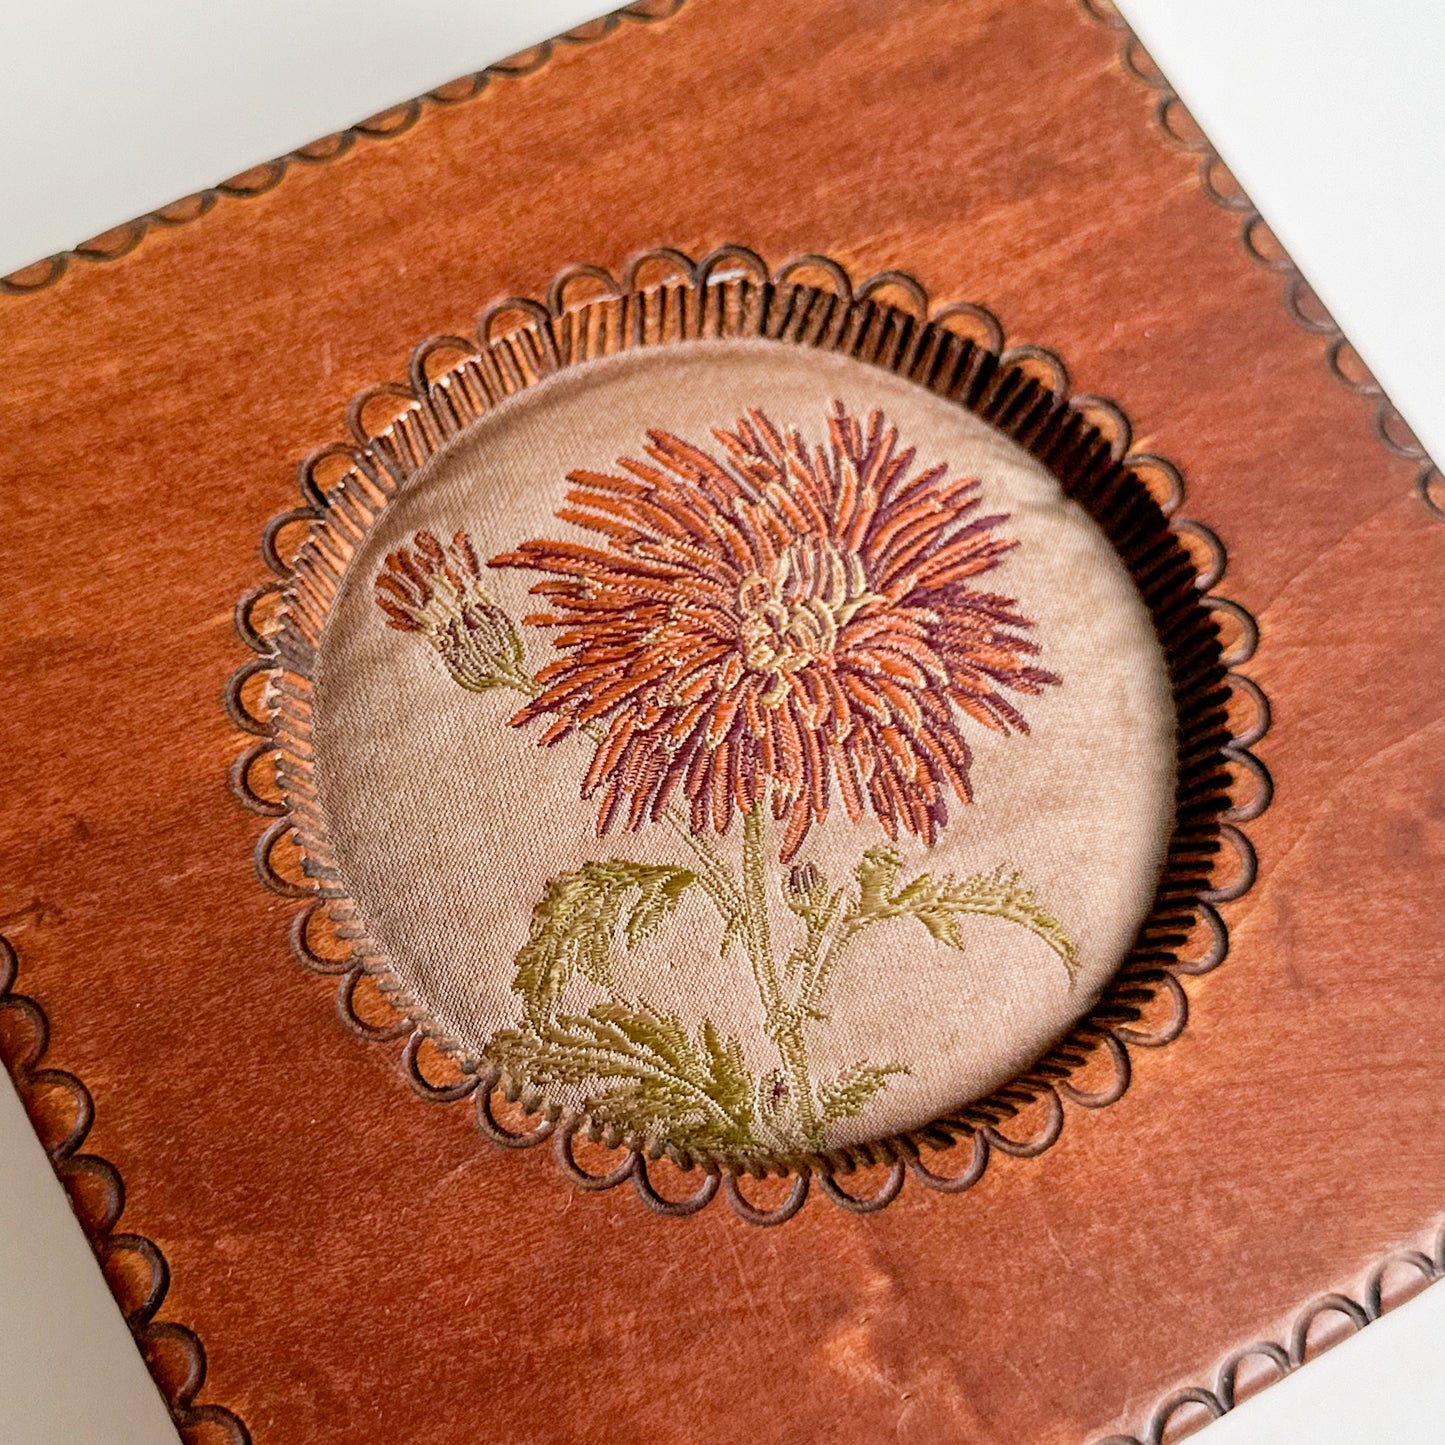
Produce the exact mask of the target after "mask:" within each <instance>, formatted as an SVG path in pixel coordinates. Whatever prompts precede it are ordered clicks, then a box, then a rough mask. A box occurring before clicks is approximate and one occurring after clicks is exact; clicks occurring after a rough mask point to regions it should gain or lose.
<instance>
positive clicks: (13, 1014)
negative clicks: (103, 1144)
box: [0, 935, 251, 1445]
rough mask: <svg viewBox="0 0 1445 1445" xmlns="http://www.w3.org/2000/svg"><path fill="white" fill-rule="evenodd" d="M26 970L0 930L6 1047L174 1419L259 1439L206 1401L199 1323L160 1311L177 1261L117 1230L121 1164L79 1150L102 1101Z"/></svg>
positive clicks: (186, 1430)
mask: <svg viewBox="0 0 1445 1445" xmlns="http://www.w3.org/2000/svg"><path fill="white" fill-rule="evenodd" d="M19 972H20V961H19V956H18V954H17V952H16V949H15V945H14V944H13V943H12V942H11V941H10V940H9V939H8V938H6V937H4V936H3V935H0V1053H3V1056H4V1059H5V1064H6V1067H7V1069H8V1070H9V1073H10V1077H11V1078H12V1079H13V1080H14V1082H15V1089H16V1092H17V1093H19V1095H20V1101H21V1103H22V1104H24V1106H25V1111H26V1113H27V1114H28V1115H29V1116H30V1121H31V1124H32V1125H33V1127H34V1129H35V1132H36V1134H37V1135H38V1136H39V1137H40V1141H41V1143H42V1144H43V1145H44V1147H45V1152H46V1154H47V1155H49V1157H50V1162H51V1165H52V1166H53V1167H54V1169H55V1172H56V1174H57V1175H58V1176H59V1178H60V1182H61V1183H62V1184H63V1185H64V1186H65V1192H66V1194H67V1195H68V1196H69V1198H70V1203H71V1207H72V1209H74V1211H75V1214H76V1217H77V1219H79V1221H80V1225H81V1228H82V1229H84V1231H85V1235H86V1238H87V1239H88V1240H89V1241H90V1247H91V1248H92V1249H93V1250H94V1251H95V1255H96V1258H97V1259H98V1260H99V1261H100V1266H101V1269H102V1270H103V1271H104V1273H105V1278H106V1283H107V1284H108V1285H109V1286H110V1290H111V1293H112V1294H113V1295H114V1296H115V1299H116V1303H117V1304H118V1305H119V1306H120V1309H121V1313H122V1314H123V1315H124V1316H125V1322H126V1324H128V1325H129V1326H130V1332H131V1334H132V1335H133V1336H134V1337H135V1342H136V1345H137V1346H138V1347H139V1349H140V1352H141V1356H142V1358H143V1359H144V1360H145V1362H146V1366H147V1368H148V1369H149V1370H150V1372H151V1377H152V1379H154V1380H155V1382H156V1388H157V1389H158V1390H159V1391H160V1393H161V1396H162V1398H163V1399H164V1400H165V1402H166V1405H167V1407H168V1408H169V1409H170V1412H171V1419H172V1420H174V1421H175V1424H176V1427H177V1429H179V1430H180V1431H181V1432H182V1433H183V1435H184V1436H185V1437H186V1439H187V1440H188V1441H193V1442H196V1445H200V1442H202V1441H205V1442H208V1445H209V1442H213V1441H214V1442H217V1445H219V1442H221V1441H226V1442H229V1445H251V1434H250V1431H249V1430H247V1428H246V1426H245V1424H244V1423H243V1422H242V1420H241V1418H240V1416H239V1415H237V1414H236V1413H235V1412H234V1411H233V1410H228V1409H226V1408H225V1406H223V1405H216V1404H211V1403H205V1404H198V1403H197V1400H196V1397H197V1396H198V1395H199V1394H200V1393H201V1389H202V1387H203V1386H204V1385H205V1382H206V1351H205V1348H204V1347H203V1346H202V1344H201V1340H200V1337H199V1336H198V1335H197V1334H196V1332H195V1331H194V1330H192V1329H188V1328H187V1327H186V1326H185V1325H182V1324H177V1323H176V1322H175V1321H174V1320H158V1319H157V1318H156V1316H157V1315H158V1314H159V1313H160V1309H161V1306H162V1305H163V1304H164V1303H165V1298H166V1294H167V1292H168V1291H169V1289H170V1282H171V1273H170V1266H169V1265H168V1264H167V1262H166V1257H165V1255H164V1254H162V1253H161V1250H160V1247H159V1246H158V1245H157V1244H156V1243H155V1242H154V1241H153V1240H150V1239H147V1238H146V1237H145V1236H144V1235H142V1234H134V1233H129V1232H123V1231H121V1230H119V1229H117V1227H116V1226H117V1225H118V1224H119V1223H120V1218H121V1214H122V1213H123V1211H124V1209H125V1183H124V1181H123V1180H122V1178H121V1174H120V1170H119V1169H117V1168H116V1167H115V1165H114V1164H112V1163H111V1162H110V1161H109V1160H108V1159H104V1158H102V1157H101V1156H100V1155H99V1154H83V1153H81V1152H80V1149H81V1146H82V1145H83V1144H84V1143H85V1140H86V1137H87V1135H88V1134H89V1133H90V1129H91V1125H92V1124H93V1122H94V1120H95V1102H94V1100H93V1098H92V1097H91V1093H90V1090H89V1089H87V1088H86V1087H85V1085H84V1084H83V1083H81V1081H80V1080H79V1079H78V1078H76V1076H75V1075H74V1074H71V1073H67V1072H66V1071H65V1070H63V1069H58V1068H55V1067H53V1066H51V1065H47V1064H45V1063H44V1059H45V1052H46V1049H47V1047H48V1045H49V1042H50V1021H49V1020H48V1019H47V1018H46V1016H45V1011H44V1009H42V1008H41V1007H40V1005H39V1004H38V1003H36V1001H35V1000H34V999H33V998H28V997H26V995H24V994H22V993H18V992H17V991H16V988H15V984H16V981H17V978H18V976H19Z"/></svg>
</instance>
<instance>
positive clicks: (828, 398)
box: [314, 340, 1175, 1158]
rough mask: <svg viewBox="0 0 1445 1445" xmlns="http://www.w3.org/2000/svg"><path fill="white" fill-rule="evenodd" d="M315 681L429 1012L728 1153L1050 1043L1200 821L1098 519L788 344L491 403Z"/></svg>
mask: <svg viewBox="0 0 1445 1445" xmlns="http://www.w3.org/2000/svg"><path fill="white" fill-rule="evenodd" d="M314 678H315V692H314V745H315V753H316V761H315V772H316V780H317V789H318V796H319V800H320V806H321V812H322V822H323V825H324V828H325V830H326V834H327V836H328V838H329V842H330V845H331V848H332V851H333V852H334V855H335V858H336V860H337V864H338V867H339V869H340V873H341V877H342V882H343V886H344V890H345V892H346V894H347V895H348V896H349V897H350V898H351V899H352V900H353V901H354V902H355V904H356V906H357V909H358V910H359V913H360V916H361V920H362V922H363V924H364V927H365V929H366V932H367V934H368V936H369V939H370V940H371V942H372V943H373V944H374V946H375V948H376V949H377V950H378V951H379V954H380V955H381V956H382V957H383V958H384V960H385V967H386V970H387V972H388V973H389V974H390V976H391V979H392V981H393V982H394V983H395V985H396V986H397V987H398V988H399V990H400V991H401V993H402V995H403V996H404V998H405V999H406V1000H407V1002H408V1003H409V1005H410V1007H411V1009H412V1010H413V1011H414V1012H415V1013H416V1015H417V1016H418V1017H419V1018H421V1019H422V1020H424V1021H425V1022H426V1024H427V1026H428V1027H429V1029H430V1030H432V1031H433V1032H434V1034H435V1036H436V1037H437V1038H438V1039H439V1040H440V1041H441V1042H442V1043H443V1044H444V1045H445V1046H447V1047H449V1048H451V1049H452V1050H454V1051H455V1052H456V1053H458V1054H459V1055H460V1056H461V1057H463V1058H464V1059H467V1060H471V1061H488V1062H491V1063H494V1064H496V1065H498V1066H500V1067H501V1068H502V1069H503V1070H504V1071H505V1073H506V1074H507V1076H508V1077H509V1078H511V1079H512V1081H513V1082H515V1083H517V1084H518V1085H520V1086H523V1087H529V1088H532V1089H535V1090H536V1091H538V1092H539V1093H540V1094H541V1095H542V1096H543V1097H545V1098H546V1099H548V1100H550V1101H552V1102H553V1103H555V1104H557V1105H559V1106H561V1107H563V1108H565V1109H567V1110H571V1111H576V1112H579V1113H582V1114H585V1115H586V1116H588V1117H589V1118H590V1119H592V1120H593V1121H595V1122H598V1123H600V1124H602V1125H604V1126H614V1127H616V1128H617V1129H618V1130H619V1131H621V1132H622V1133H624V1134H626V1135H627V1136H629V1137H631V1138H633V1139H647V1140H657V1141H660V1142H663V1143H667V1144H671V1145H672V1146H674V1147H675V1148H678V1149H681V1150H686V1151H689V1152H691V1153H693V1154H696V1155H703V1156H711V1157H716V1158H725V1157H729V1156H732V1157H739V1156H753V1157H757V1156H777V1157H788V1158H796V1157H798V1156H802V1155H806V1154H809V1153H816V1152H819V1151H822V1150H826V1149H830V1148H836V1147H840V1146H843V1145H847V1144H852V1143H858V1142H861V1141H865V1140H871V1139H877V1138H881V1137H885V1136H888V1135H893V1134H897V1133H899V1132H902V1131H906V1130H908V1129H911V1128H915V1127H918V1126H921V1125H924V1124H926V1123H928V1122H929V1121H931V1120H933V1119H935V1118H937V1117H939V1116H941V1115H944V1114H946V1113H948V1111H950V1110H951V1109H954V1108H957V1107H959V1106H961V1105H962V1104H965V1103H967V1102H969V1101H970V1100H973V1099H977V1098H979V1097H981V1096H983V1095H985V1094H987V1093H989V1092H990V1091H991V1090H993V1089H994V1088H996V1087H997V1086H998V1085H1000V1084H1001V1083H1003V1082H1004V1081H1006V1080H1007V1079H1008V1078H1010V1077H1011V1076H1012V1075H1014V1074H1016V1073H1018V1072H1019V1071H1020V1070H1022V1069H1024V1068H1025V1067H1027V1066H1028V1065H1029V1064H1030V1063H1031V1062H1033V1061H1034V1060H1035V1059H1037V1058H1038V1057H1039V1056H1040V1055H1041V1054H1043V1053H1044V1052H1045V1051H1046V1050H1047V1049H1048V1047H1049V1046H1050V1045H1051V1044H1052V1043H1054V1042H1055V1041H1056V1040H1057V1039H1058V1038H1060V1037H1061V1036H1062V1035H1063V1034H1064V1033H1065V1032H1067V1030H1068V1028H1069V1027H1070V1026H1071V1025H1072V1024H1073V1023H1074V1022H1075V1021H1076V1020H1077V1019H1078V1018H1079V1017H1081V1016H1082V1015H1083V1014H1084V1013H1086V1012H1087V1011H1088V1009H1089V1008H1090V1007H1091V1006H1092V1004H1093V1003H1094V1002H1095V1000H1096V999H1097V998H1098V996H1099V994H1100V992H1101V990H1102V989H1103V987H1104V985H1105V984H1106V983H1107V981H1108V980H1109V978H1110V977H1111V975H1112V974H1113V973H1114V971H1115V970H1116V969H1117V967H1118V966H1119V964H1120V962H1121V961H1122V960H1123V958H1124V956H1125V955H1126V953H1127V952H1128V950H1129V948H1130V945H1131V944H1132V942H1133V939H1134V936H1135V933H1136V931H1137V929H1138V927H1139V924H1140V923H1141V921H1142V920H1143V919H1144V917H1145V915H1146V914H1147V912H1148V910H1149V907H1150V905H1151V902H1152V899H1153V895H1154V890H1155V886H1156V882H1157V879H1158V876H1159V870H1160V868H1161V865H1162V862H1163V858H1164V853H1165V848H1166V845H1167V842H1168V837H1169V833H1170V828H1171V824H1172V809H1173V797H1174V777H1175V743H1174V739H1175V717H1174V713H1173V706H1172V702H1171V693H1170V686H1169V680H1168V677H1167V674H1166V669H1165V664H1164V659H1163V655H1162V652H1161V649H1160V646H1159V643H1158V640H1157V637H1156V635H1155V632H1154V629H1153V626H1152V623H1151V621H1150V618H1149V615H1148V613H1147V611H1146V609H1145V607H1144V605H1143V603H1142V602H1141V600H1140V597H1139V595H1138V592H1137V590H1136V588H1135V586H1134V584H1133V582H1132V580H1131V579H1130V577H1129V575H1128V573H1127V571H1126V569H1125V567H1124V566H1123V564H1122V563H1121V561H1120V560H1119V558H1118V556H1117V554H1116V553H1115V552H1114V551H1113V549H1112V547H1111V546H1110V545H1109V543H1108V542H1107V540H1106V539H1105V537H1104V535H1103V533H1102V532H1101V531H1100V529H1099V528H1098V526H1097V525H1096V524H1095V523H1094V522H1093V520H1092V519H1091V518H1090V517H1089V516H1088V515H1087V514H1086V513H1085V512H1084V511H1083V510H1082V509H1081V508H1080V507H1079V506H1078V505H1077V504H1075V503H1074V502H1072V501H1070V500H1068V499H1067V498H1065V497H1064V495H1063V494H1062V491H1061V489H1060V487H1059V484H1058V482H1057V481H1056V480H1055V479H1054V477H1053V476H1052V475H1051V474H1050V473H1049V472H1048V471H1047V470H1046V469H1045V468H1044V467H1043V466H1041V465H1040V464H1039V463H1038V462H1036V461H1034V460H1033V459H1032V458H1030V457H1029V456H1028V455H1027V454H1026V453H1025V452H1024V451H1023V450H1022V449H1021V448H1019V447H1018V446H1016V445H1015V444H1014V443H1012V442H1011V441H1009V440H1007V439H1006V438H1004V437H1003V436H1002V435H1001V434H1000V433H998V432H996V431H995V430H994V429H993V428H991V427H990V426H989V425H988V424H987V423H985V422H983V421H981V420H980V419H978V418H977V417H975V416H973V415H972V414H971V413H969V412H968V411H967V410H965V409H964V408H962V407H960V406H958V405H956V404H954V403H951V402H949V401H946V400H944V399H942V398H939V397H937V396H935V395H933V394H932V393H930V392H927V391H925V390H923V389H922V388H920V387H918V386H915V385H914V384H912V383H910V382H909V381H907V380H905V379H903V378H900V377H898V376H895V375H893V374H891V373H887V372H884V371H881V370H877V369H875V368H873V367H870V366H867V365H865V364H863V363H861V362H858V361H856V360H853V359H852V358H849V357H846V356H842V355H838V354H833V353H825V352H821V351H813V350H810V349H807V348H803V347H798V346H790V345H786V344H782V343H775V342H770V341H760V340H740V341H718V342H694V343H688V344H685V345H677V346H672V347H663V348H658V349H656V350H643V351H632V352H624V353H622V354H620V355H616V356H613V357H609V358H607V359H603V360H598V361H592V362H588V363H586V364H583V365H580V366H577V367H574V368H572V369H570V370H565V371H563V372H560V373H558V374H556V375H554V376H552V377H550V378H548V379H547V380H545V381H543V382H540V383H538V384H537V385H535V386H533V387H530V388H528V389H527V390H525V391H522V392H520V393H518V394H517V395H516V396H514V397H512V398H511V399H510V400H508V401H507V402H505V403H504V404H503V405H502V406H500V407H499V408H497V409H496V410H495V411H493V412H490V413H488V414H487V415H485V416H484V417H483V418H482V419H481V420H479V421H478V422H476V423H474V424H473V425H472V426H471V427H470V428H469V429H468V430H467V431H466V432H465V433H464V434H463V435H462V436H460V437H459V438H458V439H456V440H455V441H454V442H452V443H451V444H449V445H448V446H447V448H446V449H445V450H443V451H442V452H441V453H440V454H439V455H438V456H437V457H435V458H434V459H433V460H432V461H431V462H430V463H428V464H427V465H426V467H424V468H423V470H422V471H421V472H420V473H419V474H418V475H417V476H416V477H415V478H414V479H413V480H412V481H411V482H409V483H408V484H407V485H406V486H405V488H404V489H403V490H402V491H401V492H400V493H399V494H398V495H397V497H396V498H394V499H393V501H392V502H391V504H390V505H389V506H388V507H387V509H386V510H385V512H384V513H383V514H382V516H381V517H380V518H379V519H378V521H377V523H376V524H375V526H374V528H373V529H372V531H371V533H370V535H369V536H368V537H367V539H366V540H365V542H364V543H363V544H362V545H361V547H360V549H359V551H358V552H357V554H356V556H355V557H354V558H353V560H352V562H351V565H350V567H349V569H348V571H347V574H346V576H345V578H344V581H343V584H342V587H341V590H340V593H339V595H338V596H337V598H336V600H335V603H334V605H333V606H332V608H331V611H330V613H329V616H328V618H327V622H326V626H325V629H324V632H323V634H322V637H321V641H320V647H319V651H318V656H317V659H316V665H315V670H314Z"/></svg>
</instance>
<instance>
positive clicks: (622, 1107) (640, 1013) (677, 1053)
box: [491, 1000, 756, 1150]
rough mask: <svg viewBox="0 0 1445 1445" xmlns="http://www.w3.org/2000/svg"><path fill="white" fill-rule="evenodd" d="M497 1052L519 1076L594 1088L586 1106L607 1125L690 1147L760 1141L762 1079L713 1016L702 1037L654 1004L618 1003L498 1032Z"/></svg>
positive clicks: (535, 1081)
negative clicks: (757, 1115)
mask: <svg viewBox="0 0 1445 1445" xmlns="http://www.w3.org/2000/svg"><path fill="white" fill-rule="evenodd" d="M491 1053H492V1056H493V1058H494V1059H495V1060H496V1062H497V1063H498V1064H499V1065H500V1066H501V1067H502V1068H503V1069H505V1070H506V1071H507V1073H508V1074H509V1075H510V1076H511V1077H512V1078H513V1079H514V1080H516V1081H518V1082H524V1083H528V1084H533V1085H536V1086H539V1087H546V1086H548V1085H564V1086H568V1087H571V1088H581V1089H587V1090H589V1093H588V1094H587V1098H586V1103H585V1105H584V1108H585V1110H586V1112H587V1113H588V1114H590V1115H591V1116H592V1118H593V1119H595V1120H596V1121H597V1122H598V1123H600V1124H612V1125H616V1126H617V1127H618V1128H621V1129H624V1130H626V1131H628V1132H629V1133H634V1134H638V1135H657V1136H661V1137H665V1138H666V1139H667V1140H668V1141H669V1142H670V1143H673V1144H677V1145H679V1146H680V1147H682V1148H685V1149H688V1148H690V1149H700V1150H717V1149H729V1148H731V1149H737V1148H744V1147H746V1146H747V1145H748V1144H750V1143H751V1141H752V1125H753V1117H754V1098H755V1095H756V1084H755V1082H754V1080H753V1077H752V1075H751V1074H750V1073H749V1072H748V1069H747V1066H746V1064H744V1062H743V1052H742V1045H741V1044H740V1043H739V1042H738V1040H737V1039H735V1038H733V1037H731V1036H726V1035H723V1034H721V1033H719V1032H718V1030H717V1028H716V1027H715V1026H714V1025H713V1023H712V1022H711V1021H710V1020H708V1019H704V1020H703V1023H702V1028H701V1031H700V1036H699V1038H698V1039H697V1040H694V1039H692V1038H691V1037H689V1035H688V1032H687V1030H686V1028H685V1027H684V1026H683V1024H682V1022H681V1021H680V1020H679V1019H677V1018H675V1017H673V1016H672V1015H671V1014H664V1013H662V1012H660V1011H659V1010H657V1009H655V1008H653V1007H652V1005H651V1004H648V1003H643V1002H638V1003H623V1002H620V1001H616V1000H613V1001H609V1002H607V1003H601V1004H597V1005H596V1006H595V1007H593V1008H591V1009H589V1010H588V1012H587V1013H586V1014H583V1015H576V1014H563V1015H559V1016H558V1017H557V1018H555V1019H553V1020H551V1021H549V1022H547V1023H546V1024H544V1025H543V1026H542V1027H541V1028H526V1029H522V1030H515V1031H513V1030H509V1031H507V1032H505V1033H500V1034H497V1035H496V1037H495V1038H494V1039H493V1040H492V1046H491Z"/></svg>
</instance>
